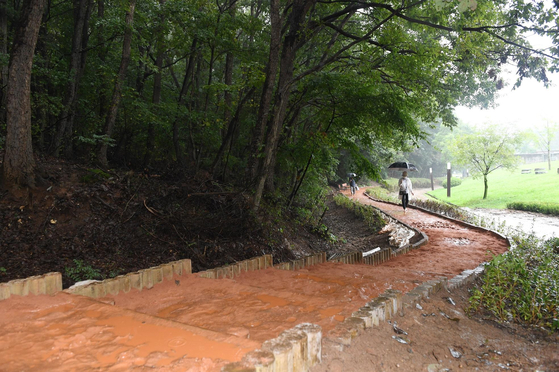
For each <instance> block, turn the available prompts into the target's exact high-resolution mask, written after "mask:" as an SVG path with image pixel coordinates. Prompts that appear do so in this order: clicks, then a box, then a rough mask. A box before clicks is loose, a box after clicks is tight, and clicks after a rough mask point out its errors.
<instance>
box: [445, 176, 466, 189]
mask: <svg viewBox="0 0 559 372" xmlns="http://www.w3.org/2000/svg"><path fill="white" fill-rule="evenodd" d="M447 181H448V180H447V179H444V180H443V188H445V189H446V183H447ZM461 184H462V179H461V178H458V177H450V187H456V186H460V185H461Z"/></svg>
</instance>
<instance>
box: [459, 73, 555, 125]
mask: <svg viewBox="0 0 559 372" xmlns="http://www.w3.org/2000/svg"><path fill="white" fill-rule="evenodd" d="M548 76H549V77H550V80H551V81H552V86H551V87H550V88H547V89H546V88H545V87H544V85H543V83H540V82H537V81H535V80H533V79H526V80H524V81H523V82H522V85H521V86H520V88H517V89H515V90H512V87H513V85H514V80H513V79H512V78H509V79H507V80H505V81H507V83H508V85H507V86H505V87H504V88H503V89H501V90H500V91H499V98H497V100H496V103H497V107H496V108H494V109H489V110H481V109H468V108H467V107H463V106H460V107H458V108H457V109H456V110H455V114H456V116H457V117H458V118H459V119H460V120H461V121H463V122H464V123H466V124H469V125H472V126H483V125H484V124H503V125H506V126H514V127H516V128H518V129H520V130H526V129H537V128H538V127H541V125H543V124H545V121H546V120H549V121H550V122H551V123H557V124H559V74H549V75H548Z"/></svg>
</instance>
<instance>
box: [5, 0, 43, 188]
mask: <svg viewBox="0 0 559 372" xmlns="http://www.w3.org/2000/svg"><path fill="white" fill-rule="evenodd" d="M44 6H45V0H25V1H24V2H23V7H22V10H21V12H22V13H21V18H20V20H19V22H18V24H17V28H16V32H15V37H14V44H13V48H12V52H11V55H10V64H9V67H8V75H9V77H8V87H7V92H6V96H7V97H6V150H5V153H4V162H3V168H2V176H3V184H4V187H5V188H7V189H8V190H10V191H11V192H13V193H18V191H20V190H22V189H28V190H29V189H31V188H34V187H35V176H36V175H35V159H34V158H33V146H32V142H31V97H30V89H31V67H32V65H33V55H34V53H35V46H36V44H37V38H38V35H39V28H40V26H41V18H42V16H43V10H44Z"/></svg>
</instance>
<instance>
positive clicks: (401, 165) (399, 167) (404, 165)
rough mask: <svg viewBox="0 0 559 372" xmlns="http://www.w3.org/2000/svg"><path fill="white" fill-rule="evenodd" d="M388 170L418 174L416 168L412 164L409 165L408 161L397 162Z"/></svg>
mask: <svg viewBox="0 0 559 372" xmlns="http://www.w3.org/2000/svg"><path fill="white" fill-rule="evenodd" d="M388 169H391V170H396V171H410V172H417V168H416V166H415V165H413V164H411V163H408V162H407V161H397V162H396V163H392V164H390V165H389V166H388Z"/></svg>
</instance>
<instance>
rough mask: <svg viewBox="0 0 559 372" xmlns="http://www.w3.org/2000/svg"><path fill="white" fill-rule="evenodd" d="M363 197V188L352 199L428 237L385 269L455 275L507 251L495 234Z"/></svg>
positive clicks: (413, 208) (459, 222)
mask: <svg viewBox="0 0 559 372" xmlns="http://www.w3.org/2000/svg"><path fill="white" fill-rule="evenodd" d="M364 194H365V190H364V189H361V190H358V191H357V193H356V194H355V195H354V196H352V198H354V199H356V200H358V201H359V202H360V203H363V204H365V205H372V206H375V207H376V208H379V209H381V210H382V211H384V212H385V213H387V214H389V215H391V216H392V217H394V218H396V219H398V220H400V221H402V222H404V223H406V224H408V225H410V226H412V227H414V228H416V229H418V230H421V231H423V232H424V233H425V234H426V235H427V236H428V237H429V241H428V243H427V244H426V245H423V246H422V247H421V248H420V249H419V250H416V251H412V252H410V253H409V254H406V255H403V256H399V257H397V258H395V259H393V260H391V261H389V262H386V263H384V264H383V265H384V266H388V267H402V266H404V267H406V268H408V269H410V270H425V271H428V272H432V273H437V274H439V275H444V276H453V275H457V274H458V273H460V272H462V271H463V270H469V269H473V268H475V267H476V266H477V265H479V264H480V263H482V262H485V261H489V260H491V258H492V257H493V256H494V255H499V254H502V253H504V252H506V251H507V249H508V242H507V241H506V239H504V238H503V237H501V236H499V235H498V234H496V233H494V232H491V231H487V230H485V229H481V228H478V227H474V226H471V225H469V224H466V223H463V222H461V221H455V220H452V219H446V218H444V217H442V216H438V215H436V214H434V213H429V212H424V211H421V210H420V209H418V208H416V207H414V206H409V208H408V210H407V213H404V210H403V208H402V206H401V205H394V204H393V203H385V202H380V201H374V200H371V199H370V198H368V197H367V196H366V195H364ZM350 197H351V196H350Z"/></svg>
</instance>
